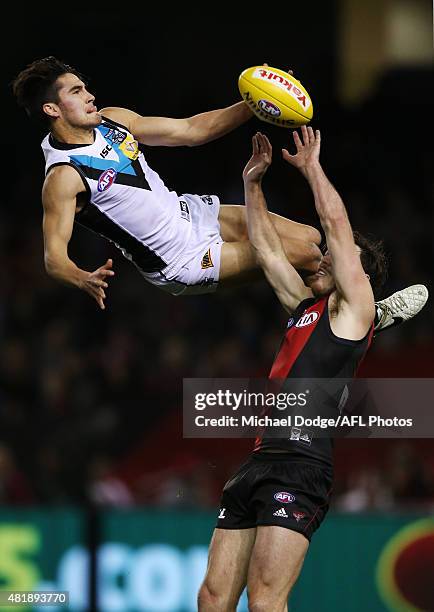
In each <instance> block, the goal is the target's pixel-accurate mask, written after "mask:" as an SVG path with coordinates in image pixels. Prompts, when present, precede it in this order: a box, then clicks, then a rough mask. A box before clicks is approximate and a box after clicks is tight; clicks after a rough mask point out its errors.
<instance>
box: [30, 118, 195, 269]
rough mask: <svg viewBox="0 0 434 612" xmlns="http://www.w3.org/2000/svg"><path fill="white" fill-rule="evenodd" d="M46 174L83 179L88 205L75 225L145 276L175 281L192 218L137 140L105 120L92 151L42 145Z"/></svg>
mask: <svg viewBox="0 0 434 612" xmlns="http://www.w3.org/2000/svg"><path fill="white" fill-rule="evenodd" d="M42 149H43V151H44V156H45V171H46V173H48V172H49V170H50V168H52V167H53V166H58V165H62V164H68V165H70V166H72V167H73V168H75V169H76V170H77V172H78V173H79V174H80V176H81V178H82V180H83V183H84V185H85V187H86V191H87V197H88V203H87V204H86V205H85V206H84V208H83V209H82V210H81V211H80V212H78V213H77V214H76V217H75V221H76V222H77V223H79V224H80V225H83V226H85V227H87V228H89V229H91V230H92V231H94V232H96V233H98V234H100V235H102V236H104V237H105V238H107V239H108V240H110V241H111V242H113V243H114V244H115V245H116V246H117V247H118V248H119V249H121V251H122V253H123V254H124V255H125V257H127V258H128V259H129V260H131V261H132V262H133V263H134V264H135V265H136V266H137V267H138V268H139V269H140V270H141V271H142V272H143V273H154V272H164V274H165V277H166V278H168V279H170V278H173V276H175V275H176V274H177V272H178V271H179V269H180V267H181V265H182V263H181V259H182V256H183V253H184V250H185V248H186V246H187V244H188V241H189V238H190V234H191V221H190V216H189V215H187V214H185V209H183V203H182V202H181V203H180V199H179V197H178V195H177V194H176V193H175V192H174V191H169V189H168V188H167V187H166V186H165V184H164V183H163V181H162V180H161V178H160V177H159V176H158V174H157V173H156V172H154V171H153V170H152V169H151V168H150V167H149V166H148V164H147V163H146V160H145V157H144V155H143V153H142V152H141V151H140V150H139V147H138V143H137V141H136V140H135V139H134V136H133V135H132V134H131V133H130V132H129V131H128V130H127V129H126V128H125V127H123V126H121V125H119V124H117V123H115V122H113V121H111V120H108V119H103V121H102V123H101V124H100V125H99V126H98V127H97V128H95V130H94V142H93V143H92V144H90V145H71V144H65V143H60V142H57V141H56V140H55V139H54V138H53V136H52V135H51V134H48V135H47V136H46V137H45V138H44V140H43V141H42Z"/></svg>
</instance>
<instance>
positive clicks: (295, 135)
mask: <svg viewBox="0 0 434 612" xmlns="http://www.w3.org/2000/svg"><path fill="white" fill-rule="evenodd" d="M292 136H293V138H294V142H295V146H296V147H297V151H300V150H301V149H302V148H303V143H302V142H301V140H300V136H299V135H298V132H297V130H294V131H293V132H292Z"/></svg>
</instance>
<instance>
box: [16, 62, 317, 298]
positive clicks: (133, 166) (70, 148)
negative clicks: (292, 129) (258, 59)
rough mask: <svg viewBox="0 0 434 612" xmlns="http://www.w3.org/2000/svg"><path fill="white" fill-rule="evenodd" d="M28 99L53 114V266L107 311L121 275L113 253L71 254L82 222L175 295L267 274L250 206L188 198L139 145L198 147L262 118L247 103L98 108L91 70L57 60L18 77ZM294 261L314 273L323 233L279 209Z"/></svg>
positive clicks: (47, 117) (47, 231)
mask: <svg viewBox="0 0 434 612" xmlns="http://www.w3.org/2000/svg"><path fill="white" fill-rule="evenodd" d="M13 90H14V94H15V96H16V98H17V101H18V103H19V104H20V105H21V106H23V107H24V108H25V109H26V111H27V113H28V115H29V116H30V117H32V118H35V119H37V120H40V121H43V122H44V123H45V125H46V126H47V127H48V128H49V130H50V133H49V134H48V135H47V137H46V138H45V139H44V141H43V142H42V148H43V151H44V155H45V160H46V178H45V182H44V186H43V192H42V201H43V207H44V220H43V233H44V254H45V267H46V270H47V272H48V274H49V275H50V276H52V277H54V278H55V279H57V280H59V281H61V282H63V283H66V284H68V285H72V286H75V287H78V288H80V289H82V290H84V291H86V292H87V293H88V294H90V295H91V296H92V297H93V298H94V299H95V300H96V301H97V303H98V305H99V306H100V308H102V309H104V301H105V299H106V294H105V290H106V289H107V286H108V282H107V281H108V280H109V277H110V276H112V275H113V274H114V271H113V269H112V266H113V263H112V260H111V259H109V260H108V261H106V263H105V264H104V265H102V266H101V267H100V268H98V269H97V270H95V271H93V272H89V271H86V270H82V269H80V268H79V267H78V266H76V265H75V263H74V262H73V261H72V260H71V259H70V257H69V256H68V243H69V241H70V238H71V235H72V230H73V224H74V222H77V223H80V224H82V225H84V226H86V227H88V228H90V229H92V230H93V231H95V232H97V233H98V234H100V235H102V236H104V237H106V238H107V239H109V240H110V241H112V242H113V243H114V244H116V246H118V247H119V248H120V249H121V250H122V252H123V254H124V255H125V256H126V257H127V258H128V259H130V260H131V261H132V262H133V263H134V264H135V265H136V266H137V268H138V269H139V270H140V272H141V273H142V274H143V276H144V277H145V278H146V279H147V280H148V281H150V282H151V283H153V284H155V285H157V286H159V287H161V288H162V289H164V290H166V291H169V292H170V293H172V294H174V295H180V294H184V295H185V294H192V293H204V292H210V291H214V290H215V289H216V287H217V286H218V285H222V286H225V285H236V284H238V283H239V282H241V281H245V280H249V279H250V278H252V279H254V278H255V277H260V276H261V271H260V268H259V266H258V265H257V262H256V255H255V252H254V249H253V248H252V246H251V244H250V242H249V240H248V233H247V226H246V217H245V207H244V206H234V205H220V202H219V199H218V197H217V196H213V195H205V196H197V195H192V194H182V195H178V194H177V193H175V192H173V191H169V189H168V188H167V187H166V186H165V184H164V182H163V181H162V180H161V178H160V177H159V176H158V174H157V173H156V172H154V171H153V170H152V169H151V168H150V167H149V166H148V164H147V163H146V159H145V156H144V155H143V153H142V152H141V151H140V149H139V145H138V143H141V144H143V145H148V146H196V145H201V144H204V143H206V142H209V141H212V140H214V139H216V138H220V137H221V136H223V135H224V134H226V133H228V132H229V131H231V130H233V129H234V128H236V127H237V126H239V125H241V124H242V123H244V122H246V121H247V120H248V119H250V118H251V117H252V113H251V111H250V110H249V108H248V107H247V105H246V104H245V103H244V102H242V101H241V102H238V103H236V104H234V105H233V106H230V107H227V108H223V109H219V110H214V111H210V112H206V113H202V114H199V115H195V116H193V117H190V118H187V119H169V118H164V117H143V116H141V115H138V114H137V113H135V112H133V111H131V110H127V109H124V108H114V107H110V108H105V109H102V110H101V111H99V110H98V108H97V107H96V105H95V98H94V96H93V95H92V93H90V92H89V91H88V90H87V88H86V84H85V82H84V80H83V79H82V77H81V75H80V74H79V73H78V72H77V71H76V70H75V69H74V68H72V67H70V66H68V65H66V64H64V63H62V62H60V61H59V60H57V59H56V58H54V57H48V58H45V59H41V60H36V61H35V62H33V63H32V64H30V65H29V66H28V67H27V68H26V69H25V70H23V71H22V72H21V73H20V74H19V75H18V77H17V78H16V79H15V81H14V84H13ZM270 215H271V218H272V220H273V223H274V225H275V227H276V230H277V232H278V234H279V236H280V238H281V240H282V243H283V244H284V248H285V252H286V254H287V257H288V259H289V261H290V262H291V263H292V264H293V265H294V266H295V267H296V268H298V269H303V270H306V271H311V272H314V271H316V270H317V268H318V264H319V261H320V258H321V253H320V250H319V246H318V245H319V243H320V239H321V237H320V233H319V232H318V231H317V230H316V229H315V228H313V227H309V226H306V225H302V224H300V223H296V222H294V221H290V220H289V219H285V218H283V217H281V216H278V215H275V214H272V213H270Z"/></svg>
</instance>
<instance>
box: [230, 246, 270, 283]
mask: <svg viewBox="0 0 434 612" xmlns="http://www.w3.org/2000/svg"><path fill="white" fill-rule="evenodd" d="M263 277H264V275H263V272H262V270H261V268H260V266H259V265H258V263H257V261H256V256H255V252H254V250H253V247H252V245H251V244H250V242H249V241H248V240H245V241H241V242H224V243H223V244H222V249H221V255H220V272H219V286H220V287H222V288H225V287H232V286H234V285H236V286H238V285H240V284H242V283H244V282H250V281H254V280H258V279H261V278H263Z"/></svg>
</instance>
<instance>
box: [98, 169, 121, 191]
mask: <svg viewBox="0 0 434 612" xmlns="http://www.w3.org/2000/svg"><path fill="white" fill-rule="evenodd" d="M116 175H117V172H116V170H115V169H114V168H108V170H105V171H104V172H103V173H102V174H101V176H100V177H99V179H98V191H100V192H101V191H105V190H106V189H109V187H111V186H112V185H113V183H114V182H115V179H116Z"/></svg>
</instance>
